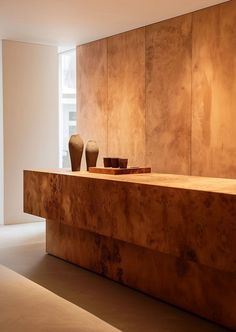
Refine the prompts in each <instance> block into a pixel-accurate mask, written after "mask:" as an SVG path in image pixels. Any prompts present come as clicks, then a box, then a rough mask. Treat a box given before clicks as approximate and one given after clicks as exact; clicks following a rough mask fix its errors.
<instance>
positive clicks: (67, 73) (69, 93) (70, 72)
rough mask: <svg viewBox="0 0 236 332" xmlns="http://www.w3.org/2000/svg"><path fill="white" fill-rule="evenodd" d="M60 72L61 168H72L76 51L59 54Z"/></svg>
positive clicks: (74, 128)
mask: <svg viewBox="0 0 236 332" xmlns="http://www.w3.org/2000/svg"><path fill="white" fill-rule="evenodd" d="M59 66H60V68H59V72H60V75H59V76H60V89H59V94H60V96H59V98H60V167H63V168H67V167H70V157H69V150H68V142H69V139H70V136H71V135H73V134H75V133H76V131H77V123H76V51H75V50H74V49H73V50H70V51H67V52H63V53H60V54H59Z"/></svg>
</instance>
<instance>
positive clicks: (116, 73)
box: [108, 29, 145, 166]
mask: <svg viewBox="0 0 236 332" xmlns="http://www.w3.org/2000/svg"><path fill="white" fill-rule="evenodd" d="M108 154H109V156H113V157H126V158H129V163H130V166H143V165H145V29H136V30H133V31H130V32H127V33H122V34H120V35H117V36H114V37H110V38H108Z"/></svg>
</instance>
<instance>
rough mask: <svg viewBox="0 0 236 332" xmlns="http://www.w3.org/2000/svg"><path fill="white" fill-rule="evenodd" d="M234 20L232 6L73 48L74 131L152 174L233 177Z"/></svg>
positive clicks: (235, 120)
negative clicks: (76, 122)
mask: <svg viewBox="0 0 236 332" xmlns="http://www.w3.org/2000/svg"><path fill="white" fill-rule="evenodd" d="M235 22H236V0H232V1H229V2H226V3H223V4H220V5H217V6H213V7H210V8H207V9H204V10H199V11H197V12H194V13H190V14H187V15H183V16H179V17H176V18H172V19H170V20H166V21H163V22H159V23H156V24H151V25H149V26H147V27H144V28H140V29H135V30H132V31H128V32H125V33H122V34H119V35H116V36H112V37H109V38H105V39H102V40H98V41H95V42H91V43H89V44H85V45H81V46H78V48H77V59H78V67H77V68H78V75H77V81H78V84H77V91H78V95H77V99H78V131H79V133H81V134H82V137H83V138H86V139H88V138H90V139H93V138H94V139H96V140H97V142H98V143H99V146H100V147H101V156H102V155H103V156H104V155H105V154H108V155H109V156H118V157H121V156H124V157H128V158H129V161H130V164H131V165H135V166H136V165H143V164H146V165H147V166H151V167H152V170H153V171H154V172H159V173H174V174H191V175H200V176H212V177H227V178H236V166H235V165H236V134H235V133H236V112H235V109H236V99H235V91H236V75H235V73H236V62H235V53H236V42H235V41H236V28H235ZM100 162H101V158H100Z"/></svg>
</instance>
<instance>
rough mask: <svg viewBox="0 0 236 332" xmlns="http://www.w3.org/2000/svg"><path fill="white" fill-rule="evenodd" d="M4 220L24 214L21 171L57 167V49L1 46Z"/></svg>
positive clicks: (13, 220) (23, 217)
mask: <svg viewBox="0 0 236 332" xmlns="http://www.w3.org/2000/svg"><path fill="white" fill-rule="evenodd" d="M3 109H4V219H5V224H10V223H22V222H29V221H33V220H37V218H35V217H33V216H29V215H26V214H24V213H23V169H37V168H55V167H58V161H59V149H58V146H59V144H58V54H57V48H56V47H51V46H42V45H36V44H28V43H21V42H14V41H3Z"/></svg>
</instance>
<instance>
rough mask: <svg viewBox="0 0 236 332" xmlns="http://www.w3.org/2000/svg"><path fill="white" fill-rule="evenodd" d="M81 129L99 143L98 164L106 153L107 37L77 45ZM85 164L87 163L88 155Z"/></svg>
mask: <svg viewBox="0 0 236 332" xmlns="http://www.w3.org/2000/svg"><path fill="white" fill-rule="evenodd" d="M77 93H78V98H77V107H78V112H77V114H78V115H77V120H78V133H79V134H80V135H81V137H82V138H83V140H84V143H85V144H86V142H87V141H88V140H91V139H92V140H95V141H96V142H97V144H98V146H99V151H100V153H99V158H98V165H100V166H102V157H103V156H105V155H107V40H106V39H103V40H99V41H96V42H93V43H89V44H86V45H83V46H79V47H78V48H77ZM82 166H83V168H84V169H86V167H85V158H84V159H83V163H82Z"/></svg>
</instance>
